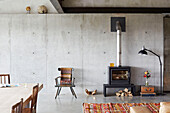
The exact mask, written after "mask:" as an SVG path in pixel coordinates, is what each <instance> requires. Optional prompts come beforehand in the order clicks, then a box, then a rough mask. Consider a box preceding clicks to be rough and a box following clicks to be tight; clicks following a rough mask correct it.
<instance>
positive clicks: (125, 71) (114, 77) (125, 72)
mask: <svg viewBox="0 0 170 113" xmlns="http://www.w3.org/2000/svg"><path fill="white" fill-rule="evenodd" d="M130 77H131V72H130V67H124V66H123V67H109V84H110V85H111V84H113V85H116V84H130Z"/></svg>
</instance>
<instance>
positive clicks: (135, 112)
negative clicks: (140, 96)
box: [130, 106, 152, 113]
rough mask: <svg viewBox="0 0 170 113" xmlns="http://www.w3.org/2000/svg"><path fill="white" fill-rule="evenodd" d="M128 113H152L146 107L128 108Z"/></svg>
mask: <svg viewBox="0 0 170 113" xmlns="http://www.w3.org/2000/svg"><path fill="white" fill-rule="evenodd" d="M130 113H152V112H151V111H150V110H149V109H148V108H147V107H146V106H134V107H130Z"/></svg>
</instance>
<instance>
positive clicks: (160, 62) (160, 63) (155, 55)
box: [144, 49, 162, 65]
mask: <svg viewBox="0 0 170 113" xmlns="http://www.w3.org/2000/svg"><path fill="white" fill-rule="evenodd" d="M144 50H146V51H149V52H151V53H152V54H154V55H155V56H157V57H158V58H159V62H160V65H162V62H161V58H160V56H159V55H158V54H156V53H155V52H153V51H151V50H149V49H144Z"/></svg>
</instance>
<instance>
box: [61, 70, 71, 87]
mask: <svg viewBox="0 0 170 113" xmlns="http://www.w3.org/2000/svg"><path fill="white" fill-rule="evenodd" d="M58 70H59V71H61V80H60V84H71V82H72V70H73V69H72V68H58Z"/></svg>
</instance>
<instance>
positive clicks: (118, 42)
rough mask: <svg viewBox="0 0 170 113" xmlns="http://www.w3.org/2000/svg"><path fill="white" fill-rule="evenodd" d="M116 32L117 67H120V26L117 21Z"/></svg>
mask: <svg viewBox="0 0 170 113" xmlns="http://www.w3.org/2000/svg"><path fill="white" fill-rule="evenodd" d="M116 30H117V66H118V67H121V54H122V52H121V33H122V30H121V24H120V22H119V21H116Z"/></svg>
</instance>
